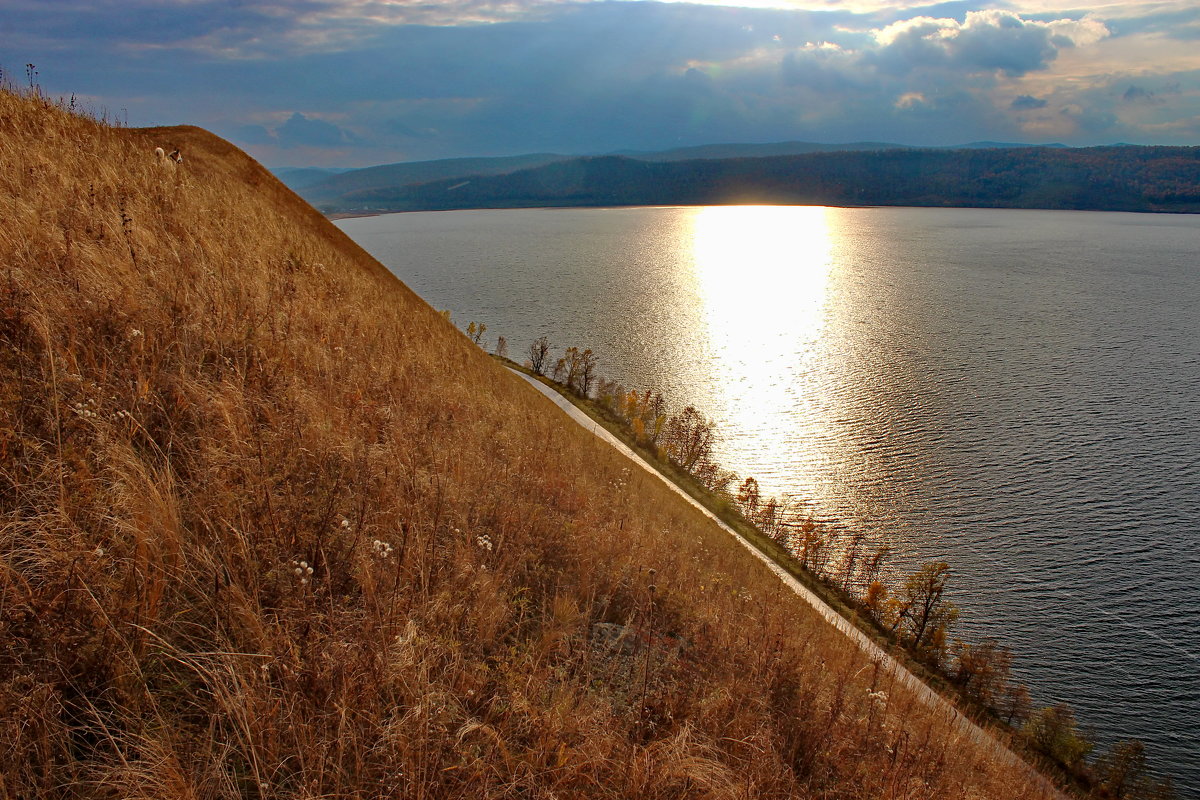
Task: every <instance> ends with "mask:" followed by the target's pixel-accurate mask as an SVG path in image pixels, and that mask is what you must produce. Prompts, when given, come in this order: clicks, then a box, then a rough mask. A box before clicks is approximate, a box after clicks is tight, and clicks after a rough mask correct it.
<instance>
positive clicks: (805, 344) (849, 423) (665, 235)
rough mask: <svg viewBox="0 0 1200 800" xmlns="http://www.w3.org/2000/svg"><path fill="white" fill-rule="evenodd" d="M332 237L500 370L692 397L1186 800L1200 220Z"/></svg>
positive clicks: (741, 214)
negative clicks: (549, 368)
mask: <svg viewBox="0 0 1200 800" xmlns="http://www.w3.org/2000/svg"><path fill="white" fill-rule="evenodd" d="M339 224H340V225H341V227H342V228H343V229H344V230H345V231H346V232H347V233H349V234H350V235H351V236H352V237H354V238H355V240H357V241H358V242H359V243H360V244H362V245H363V246H364V247H365V248H366V249H367V250H369V251H370V252H371V253H372V254H373V255H375V256H376V257H377V258H378V259H379V260H380V261H382V262H383V263H384V264H386V265H387V266H388V267H390V268H391V269H392V270H393V271H394V272H395V273H396V274H397V275H398V276H399V277H400V278H401V279H402V280H404V281H405V282H406V283H407V284H408V285H409V286H411V287H412V288H413V289H414V290H416V291H417V292H418V293H419V294H421V295H422V296H423V297H425V298H426V299H427V300H428V301H429V302H430V303H431V304H432V305H434V306H435V307H437V308H440V309H450V310H451V311H452V312H453V314H454V319H455V321H456V322H459V323H460V324H461V325H465V324H466V323H467V322H468V321H470V320H478V321H481V322H485V323H486V324H487V325H488V338H489V339H490V340H491V341H493V342H494V341H495V339H494V337H495V335H497V334H499V335H503V336H505V337H506V338H507V340H508V342H509V348H510V355H512V356H513V357H516V358H518V359H520V358H521V353H522V352H523V351H524V349H525V348H526V347H527V346H528V344H529V342H531V341H532V340H533V339H535V338H536V337H538V336H540V335H543V334H545V335H547V336H549V338H550V340H551V342H552V343H553V344H554V345H555V349H556V351H559V352H561V349H562V348H564V347H566V346H570V345H578V346H581V347H584V346H586V347H591V348H592V349H593V350H595V351H596V352H597V353H598V354H599V355H600V359H601V369H600V371H601V373H602V374H604V375H606V376H607V377H610V378H616V379H619V380H621V381H623V382H624V383H626V385H628V386H631V387H645V386H651V387H655V388H658V389H662V390H663V391H664V392H665V393H666V395H667V397H668V399H669V400H672V401H674V403H675V404H676V406H678V405H680V404H682V403H692V404H694V405H696V406H697V407H699V408H700V409H702V410H703V411H704V412H705V413H707V414H708V415H709V416H711V417H713V418H714V419H715V420H716V421H717V423H718V426H719V430H720V431H721V433H722V434H723V436H724V438H723V443H722V445H721V447H720V460H721V462H722V463H723V465H724V466H726V467H727V468H730V469H733V470H735V471H736V472H737V473H738V474H739V475H741V476H746V475H753V476H755V477H756V478H757V479H758V480H759V482H760V484H761V485H762V486H763V488H764V490H766V491H769V492H774V493H785V492H786V493H788V494H790V495H794V496H795V497H797V498H798V502H803V503H806V504H808V505H809V506H810V507H811V508H812V510H813V512H814V513H816V514H817V515H819V516H820V517H823V518H827V519H833V520H838V521H840V522H839V524H842V525H845V526H847V527H850V528H855V529H861V530H865V531H867V532H868V533H869V534H870V535H871V537H872V538H873V539H874V540H875V541H888V542H891V543H893V544H894V545H895V547H896V549H897V552H898V553H899V554H900V555H899V557H898V561H897V565H896V566H897V567H898V568H899V567H906V566H908V565H911V564H916V563H919V562H920V561H923V560H929V559H934V558H938V559H942V558H944V559H945V560H947V561H949V562H950V564H951V566H952V568H953V578H952V585H951V589H952V592H953V595H954V599H955V600H956V601H958V602H959V603H960V605H962V606H963V607H964V608H965V612H964V616H963V620H962V622H961V623H960V629H961V631H962V632H965V633H968V634H970V635H972V636H982V635H995V636H998V637H999V638H1001V639H1002V640H1003V641H1004V642H1005V643H1006V644H1008V645H1009V646H1010V647H1011V648H1012V649H1013V650H1014V652H1015V653H1016V655H1017V660H1018V664H1017V671H1018V673H1019V678H1020V679H1022V680H1025V681H1027V682H1028V683H1029V684H1030V686H1031V688H1032V689H1033V690H1034V693H1035V699H1037V700H1038V701H1039V702H1041V703H1043V704H1049V703H1050V702H1057V701H1065V702H1067V703H1069V704H1070V705H1071V706H1072V707H1073V708H1074V709H1075V710H1076V713H1077V717H1078V719H1079V721H1080V722H1081V724H1083V725H1084V726H1093V727H1095V728H1096V729H1097V731H1098V734H1099V738H1100V740H1101V741H1102V742H1109V741H1111V740H1113V739H1116V738H1140V739H1143V740H1145V741H1146V742H1147V744H1148V749H1149V752H1150V754H1151V757H1152V760H1153V762H1154V763H1155V764H1156V766H1158V767H1159V769H1160V770H1161V771H1162V772H1163V773H1164V774H1169V775H1171V776H1172V777H1173V778H1174V779H1175V780H1176V781H1177V785H1178V787H1179V788H1180V789H1182V790H1183V791H1182V794H1183V795H1184V796H1189V797H1196V796H1200V551H1198V546H1200V217H1185V216H1160V215H1142V214H1116V213H1091V212H1049V211H1010V210H981V209H903V208H887V209H826V208H810V207H749V206H742V207H714V208H632V209H570V210H516V211H507V210H500V211H495V210H493V211H454V212H437V213H422V214H398V215H389V216H382V217H371V218H361V219H352V220H345V221H343V222H341V223H339Z"/></svg>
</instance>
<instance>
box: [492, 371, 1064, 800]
mask: <svg viewBox="0 0 1200 800" xmlns="http://www.w3.org/2000/svg"><path fill="white" fill-rule="evenodd" d="M511 371H512V372H513V374H515V375H517V376H518V377H520V378H523V379H524V380H525V381H526V382H528V383H529V384H530V385H531V386H533V387H534V388H535V389H537V390H538V391H539V392H541V393H542V395H544V396H545V397H546V398H547V399H549V400H550V401H551V402H553V403H554V404H555V405H556V406H558V407H559V408H560V409H562V410H563V411H564V412H566V414H567V416H569V417H570V418H571V419H573V420H575V422H577V423H579V424H580V425H582V426H583V427H584V428H586V429H588V430H589V431H591V432H592V433H593V434H595V435H596V436H597V437H599V438H600V439H602V440H603V441H604V442H606V443H608V444H609V445H611V446H612V447H614V448H616V449H617V450H618V451H620V452H621V453H622V454H623V455H625V456H626V457H627V458H629V459H630V460H631V461H633V462H634V463H635V464H637V465H638V466H640V467H641V468H642V469H644V470H646V471H647V472H649V473H650V474H651V475H653V476H654V477H656V478H658V479H659V480H661V481H662V482H663V483H665V484H666V485H667V486H668V487H669V488H670V489H671V490H672V491H674V492H675V493H676V494H678V495H679V496H680V497H682V498H683V499H684V500H686V501H687V502H688V503H690V504H691V505H692V506H693V507H694V508H695V509H696V510H697V511H699V512H700V513H701V514H703V515H704V516H706V517H708V518H709V519H710V520H712V522H714V523H715V524H716V525H717V526H718V527H720V528H721V530H723V531H725V532H726V533H728V534H729V535H730V536H732V537H733V538H734V539H736V540H737V541H738V542H739V543H740V544H741V545H742V546H744V547H745V548H746V549H747V550H749V551H750V552H751V553H752V554H754V556H755V557H757V558H758V559H759V560H760V561H762V562H763V563H764V564H765V565H766V566H767V568H768V569H769V570H771V572H773V573H775V575H776V576H778V577H779V579H780V580H781V581H783V582H784V584H786V585H787V586H788V588H790V589H791V590H792V591H793V592H795V593H796V594H798V595H800V597H802V598H803V599H804V600H805V602H807V603H808V604H809V605H810V606H812V607H813V608H814V609H815V610H816V611H817V613H819V614H820V615H821V616H822V617H823V618H824V619H825V620H826V621H827V622H828V623H829V624H830V625H832V626H833V627H835V628H837V629H838V630H839V631H841V632H842V633H843V634H845V635H846V636H847V637H849V639H850V640H851V641H852V642H854V644H855V646H857V647H858V648H859V650H861V651H862V652H863V653H865V654H866V655H867V657H868V658H870V659H871V660H872V661H875V662H878V663H879V664H880V666H881V668H882V669H883V670H884V672H885V673H886V674H887V675H888V676H889V677H890V678H891V679H892V680H894V681H896V682H898V683H901V684H903V685H904V686H905V687H907V688H908V689H909V690H910V691H912V693H913V694H914V695H915V696H916V697H917V698H918V699H919V700H920V701H921V702H922V703H924V704H925V705H926V706H928V707H929V708H931V709H933V710H934V711H935V712H937V713H939V714H942V715H943V716H945V718H946V719H947V720H948V721H949V722H950V724H951V725H952V726H953V727H954V728H955V730H956V731H958V734H959V736H961V737H964V738H966V739H968V740H970V741H973V742H975V743H977V744H979V745H981V746H983V747H985V748H988V749H990V750H992V751H993V752H996V753H998V754H999V755H1000V757H1001V758H1003V759H1005V760H1007V761H1008V762H1009V763H1010V764H1011V766H1012V767H1013V768H1014V769H1016V770H1020V771H1022V772H1025V773H1027V774H1028V775H1029V776H1030V777H1031V778H1032V780H1033V782H1034V783H1036V784H1037V785H1038V786H1040V787H1041V789H1042V791H1043V792H1044V793H1045V794H1044V796H1045V797H1048V798H1055V799H1056V800H1068V798H1067V795H1066V794H1064V793H1063V792H1061V791H1059V790H1058V789H1057V788H1056V787H1055V786H1054V785H1053V784H1052V783H1051V782H1050V781H1049V779H1047V778H1046V777H1045V776H1044V775H1042V774H1041V773H1040V772H1038V771H1037V770H1035V769H1034V768H1033V767H1032V766H1030V764H1029V763H1028V762H1027V761H1025V760H1024V759H1023V758H1021V757H1020V756H1018V755H1017V754H1016V753H1014V752H1013V751H1011V750H1010V749H1008V747H1006V746H1005V745H1004V744H1003V743H1002V742H1000V741H999V740H998V739H997V738H996V737H995V736H993V735H992V734H991V733H989V732H988V731H986V730H985V729H984V728H982V727H981V726H979V725H977V724H976V723H975V722H973V721H972V720H971V719H970V718H968V717H967V716H965V715H963V714H962V713H961V712H960V711H959V710H958V709H956V708H955V707H954V705H953V704H951V703H950V701H948V700H946V698H944V697H942V696H941V695H940V694H938V693H937V692H935V691H934V690H933V689H931V688H929V686H928V685H926V683H925V682H924V681H922V680H921V679H920V678H918V677H917V676H916V675H914V674H913V673H912V672H910V671H909V670H908V668H907V667H905V666H904V665H903V664H901V663H900V662H899V661H897V660H896V659H895V658H894V657H893V656H892V655H891V654H890V653H888V652H887V651H886V650H884V649H883V648H882V647H880V646H879V645H878V644H876V643H875V642H874V641H872V640H871V639H870V638H869V637H868V636H867V635H866V634H865V633H863V632H862V631H861V630H859V629H858V627H857V626H855V625H854V623H852V622H850V620H848V619H846V618H845V617H843V616H842V615H841V614H839V613H838V612H837V611H835V610H833V609H832V608H830V607H829V606H828V605H827V604H826V603H825V601H824V600H822V599H821V598H820V597H818V596H817V595H816V594H814V593H813V592H812V591H810V590H809V589H808V587H806V586H805V585H804V584H802V583H800V581H798V580H796V578H795V577H793V576H792V575H791V574H790V573H788V572H787V570H785V569H783V567H781V566H779V565H778V564H776V563H775V561H773V560H772V559H771V558H770V557H769V556H768V555H766V554H765V553H763V552H762V551H760V550H759V549H758V548H757V547H755V546H754V545H753V544H751V543H750V542H748V541H746V539H744V538H742V536H740V535H739V534H738V533H737V531H735V530H734V529H733V528H731V527H729V526H728V525H726V524H725V523H724V522H722V521H721V519H720V518H719V517H717V516H716V515H715V514H713V513H712V512H711V511H709V510H708V509H707V508H705V507H704V506H703V505H701V504H700V503H699V502H698V501H696V499H695V498H693V497H692V496H691V495H689V494H688V493H687V492H685V491H684V490H683V489H681V488H679V486H677V485H676V484H675V483H674V482H672V481H671V480H670V479H669V478H667V477H666V476H665V475H663V474H662V473H661V472H659V471H658V470H657V469H655V468H654V467H653V466H652V465H651V464H649V463H647V462H646V461H645V460H644V459H643V458H642V457H641V456H640V455H638V454H637V453H635V452H634V451H633V450H631V449H630V448H629V447H628V446H627V445H626V444H625V443H624V442H622V441H621V440H620V439H618V438H617V437H616V436H614V435H613V434H612V433H610V432H609V431H608V430H607V429H605V428H604V427H603V426H602V425H600V424H599V423H597V422H596V421H595V420H594V419H592V418H591V417H589V416H588V415H587V414H586V413H584V412H583V411H581V410H580V409H579V408H578V407H576V406H575V405H574V404H573V403H571V401H570V400H568V399H567V398H565V397H563V396H562V395H561V394H559V393H558V392H556V391H555V390H554V389H552V388H550V387H549V386H546V385H545V384H544V383H541V382H540V381H538V380H536V379H535V378H532V377H530V376H529V375H526V374H524V373H522V372H518V371H516V370H511Z"/></svg>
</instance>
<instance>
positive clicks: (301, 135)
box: [275, 111, 355, 147]
mask: <svg viewBox="0 0 1200 800" xmlns="http://www.w3.org/2000/svg"><path fill="white" fill-rule="evenodd" d="M275 138H276V139H277V140H278V142H279V145H280V146H281V147H341V146H343V145H346V144H351V143H353V142H354V139H355V137H354V135H353V134H352V133H350V132H349V131H344V130H342V129H341V128H339V127H338V126H337V125H334V124H333V123H332V122H326V121H325V120H323V119H314V118H310V117H306V116H305V115H303V114H301V113H300V112H298V111H297V112H296V113H294V114H292V116H290V117H288V120H287V122H285V123H283V124H282V125H280V126H279V127H278V128H276V129H275Z"/></svg>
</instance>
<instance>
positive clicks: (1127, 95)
mask: <svg viewBox="0 0 1200 800" xmlns="http://www.w3.org/2000/svg"><path fill="white" fill-rule="evenodd" d="M1121 100H1123V101H1124V102H1126V103H1153V102H1155V98H1154V92H1152V91H1151V90H1149V89H1145V88H1143V87H1141V86H1134V85H1133V84H1130V86H1129V88H1128V89H1126V90H1125V92H1124V94H1122V95H1121Z"/></svg>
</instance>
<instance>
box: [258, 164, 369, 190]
mask: <svg viewBox="0 0 1200 800" xmlns="http://www.w3.org/2000/svg"><path fill="white" fill-rule="evenodd" d="M349 171H350V168H349V167H347V168H343V169H328V168H324V167H276V168H275V169H273V170H271V172H273V173H275V177H276V178H279V180H280V181H281V182H282V183H283V185H284V186H286V187H288V188H289V189H291V190H293V191H297V190H299V189H304V188H306V187H308V186H312V185H313V184H314V183H319V182H320V181H323V180H325V179H326V178H329V177H331V176H333V175H340V174H341V173H343V172H349Z"/></svg>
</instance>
